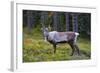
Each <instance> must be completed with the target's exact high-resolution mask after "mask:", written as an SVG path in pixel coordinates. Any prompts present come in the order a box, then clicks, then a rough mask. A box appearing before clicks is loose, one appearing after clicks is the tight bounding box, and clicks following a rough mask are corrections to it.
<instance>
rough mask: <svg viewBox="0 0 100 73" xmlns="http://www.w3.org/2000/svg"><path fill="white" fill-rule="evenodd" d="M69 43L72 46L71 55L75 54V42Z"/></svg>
mask: <svg viewBox="0 0 100 73" xmlns="http://www.w3.org/2000/svg"><path fill="white" fill-rule="evenodd" d="M69 45H70V47H71V48H72V53H71V55H70V56H73V54H74V51H75V48H74V45H73V43H69Z"/></svg>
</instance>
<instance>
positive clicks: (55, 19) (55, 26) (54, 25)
mask: <svg viewBox="0 0 100 73" xmlns="http://www.w3.org/2000/svg"><path fill="white" fill-rule="evenodd" d="M53 30H55V31H57V12H54V15H53Z"/></svg>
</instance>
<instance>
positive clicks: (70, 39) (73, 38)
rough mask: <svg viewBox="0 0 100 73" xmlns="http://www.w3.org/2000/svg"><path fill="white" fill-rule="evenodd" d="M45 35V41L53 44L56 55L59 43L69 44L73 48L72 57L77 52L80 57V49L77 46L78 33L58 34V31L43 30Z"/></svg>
mask: <svg viewBox="0 0 100 73" xmlns="http://www.w3.org/2000/svg"><path fill="white" fill-rule="evenodd" d="M42 31H43V35H44V38H45V40H47V41H48V42H49V43H51V44H52V45H53V47H54V53H56V45H57V44H59V43H68V44H69V45H70V47H71V48H72V53H71V56H73V54H74V52H75V50H76V51H77V54H78V55H80V51H79V47H78V46H77V43H76V42H77V37H78V35H79V33H77V32H57V31H51V32H49V31H48V28H45V27H43V28H42Z"/></svg>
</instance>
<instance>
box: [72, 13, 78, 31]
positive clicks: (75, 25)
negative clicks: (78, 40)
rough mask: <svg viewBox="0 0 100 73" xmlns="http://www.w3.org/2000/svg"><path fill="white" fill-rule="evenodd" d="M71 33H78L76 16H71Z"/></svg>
mask: <svg viewBox="0 0 100 73" xmlns="http://www.w3.org/2000/svg"><path fill="white" fill-rule="evenodd" d="M72 23H73V31H75V32H78V15H77V14H72Z"/></svg>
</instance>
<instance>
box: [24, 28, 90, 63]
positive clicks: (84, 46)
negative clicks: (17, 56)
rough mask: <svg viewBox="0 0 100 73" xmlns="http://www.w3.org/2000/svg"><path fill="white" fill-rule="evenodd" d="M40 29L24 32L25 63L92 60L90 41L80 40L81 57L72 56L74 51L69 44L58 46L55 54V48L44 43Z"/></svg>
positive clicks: (25, 30)
mask: <svg viewBox="0 0 100 73" xmlns="http://www.w3.org/2000/svg"><path fill="white" fill-rule="evenodd" d="M39 28H40V27H37V28H35V29H33V30H31V33H27V32H28V30H27V28H24V30H23V62H40V61H64V60H82V59H83V60H84V59H90V57H91V56H90V55H91V47H90V40H88V39H84V38H79V41H78V45H79V47H80V50H81V54H82V55H81V56H77V55H74V56H70V53H71V51H72V50H71V48H70V46H69V45H68V44H59V45H57V50H56V53H55V54H54V53H53V51H54V49H53V46H52V45H51V44H50V43H48V42H46V41H44V39H43V36H42V32H41V30H40V29H39Z"/></svg>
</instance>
